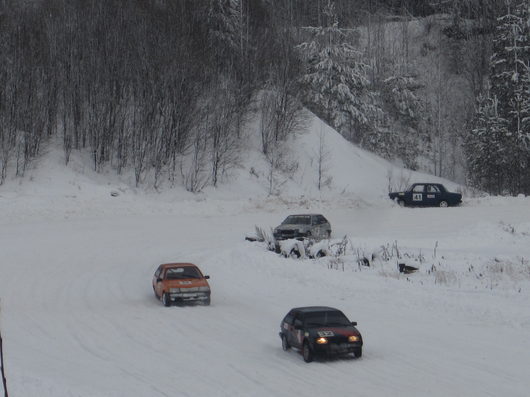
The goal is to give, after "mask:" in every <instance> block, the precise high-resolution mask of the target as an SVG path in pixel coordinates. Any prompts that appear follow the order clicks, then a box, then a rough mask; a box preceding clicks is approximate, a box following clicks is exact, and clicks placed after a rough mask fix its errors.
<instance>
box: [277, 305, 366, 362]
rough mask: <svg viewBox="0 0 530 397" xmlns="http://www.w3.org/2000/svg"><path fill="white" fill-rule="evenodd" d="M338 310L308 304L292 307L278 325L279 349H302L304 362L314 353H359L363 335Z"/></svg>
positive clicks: (312, 356)
mask: <svg viewBox="0 0 530 397" xmlns="http://www.w3.org/2000/svg"><path fill="white" fill-rule="evenodd" d="M356 325H357V323H356V322H355V321H353V322H351V321H350V320H348V318H347V317H346V316H345V315H344V313H342V312H341V311H340V310H338V309H334V308H332V307H326V306H308V307H298V308H294V309H292V310H291V311H290V312H289V313H287V315H286V316H285V317H284V319H283V320H282V323H281V324H280V338H281V339H282V348H283V350H289V349H290V348H291V347H294V348H296V349H299V350H301V351H302V355H303V357H304V361H305V362H306V363H309V362H311V361H313V359H314V357H315V355H325V356H330V355H346V354H349V353H353V355H354V356H355V357H361V356H362V349H363V338H362V336H361V333H360V332H359V331H358V330H357V328H355V326H356Z"/></svg>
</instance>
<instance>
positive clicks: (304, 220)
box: [282, 215, 311, 225]
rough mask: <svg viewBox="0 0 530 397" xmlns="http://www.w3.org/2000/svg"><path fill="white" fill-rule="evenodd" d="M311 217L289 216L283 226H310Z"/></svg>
mask: <svg viewBox="0 0 530 397" xmlns="http://www.w3.org/2000/svg"><path fill="white" fill-rule="evenodd" d="M310 224H311V215H289V216H288V217H287V218H285V220H284V221H283V222H282V225H310Z"/></svg>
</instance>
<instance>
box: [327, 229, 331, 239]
mask: <svg viewBox="0 0 530 397" xmlns="http://www.w3.org/2000/svg"><path fill="white" fill-rule="evenodd" d="M326 238H327V239H328V240H329V239H330V238H331V230H328V231H327V232H326Z"/></svg>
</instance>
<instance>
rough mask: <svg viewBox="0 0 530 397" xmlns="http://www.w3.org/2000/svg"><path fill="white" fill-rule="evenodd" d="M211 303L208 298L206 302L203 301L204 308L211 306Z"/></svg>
mask: <svg viewBox="0 0 530 397" xmlns="http://www.w3.org/2000/svg"><path fill="white" fill-rule="evenodd" d="M210 302H211V299H210V298H208V299H205V300H204V301H202V304H203V305H204V306H210Z"/></svg>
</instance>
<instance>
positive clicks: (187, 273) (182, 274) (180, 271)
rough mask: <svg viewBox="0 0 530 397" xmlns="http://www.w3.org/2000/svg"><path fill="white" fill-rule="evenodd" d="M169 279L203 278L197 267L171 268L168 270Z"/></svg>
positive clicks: (167, 276)
mask: <svg viewBox="0 0 530 397" xmlns="http://www.w3.org/2000/svg"><path fill="white" fill-rule="evenodd" d="M166 278H167V279H179V278H201V274H200V273H199V270H198V269H197V268H196V267H191V266H186V267H170V268H168V269H167V270H166Z"/></svg>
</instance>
